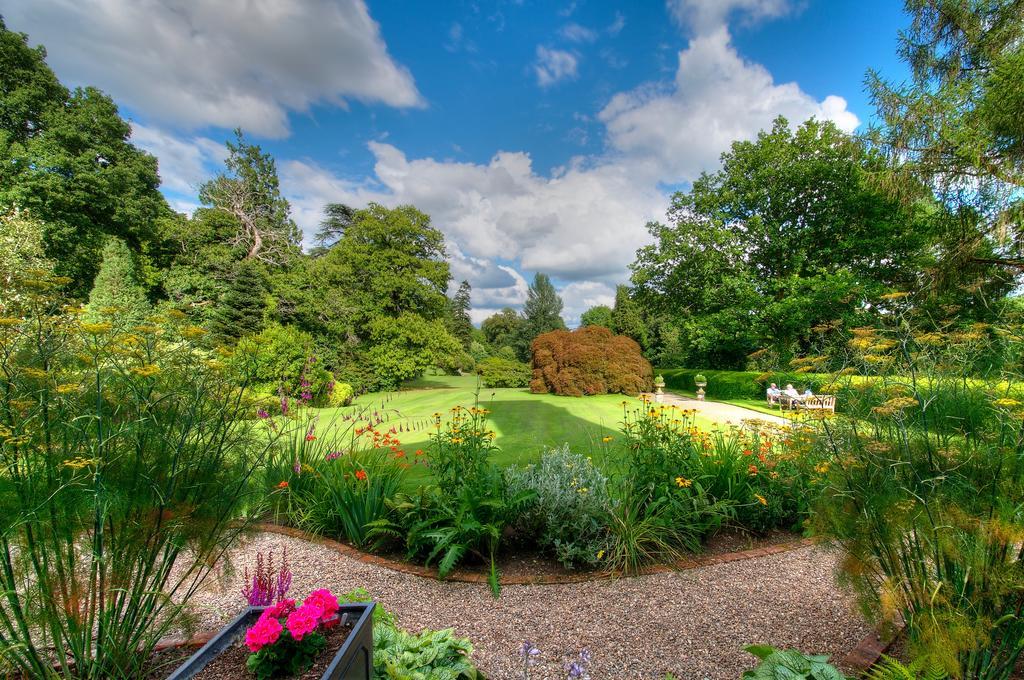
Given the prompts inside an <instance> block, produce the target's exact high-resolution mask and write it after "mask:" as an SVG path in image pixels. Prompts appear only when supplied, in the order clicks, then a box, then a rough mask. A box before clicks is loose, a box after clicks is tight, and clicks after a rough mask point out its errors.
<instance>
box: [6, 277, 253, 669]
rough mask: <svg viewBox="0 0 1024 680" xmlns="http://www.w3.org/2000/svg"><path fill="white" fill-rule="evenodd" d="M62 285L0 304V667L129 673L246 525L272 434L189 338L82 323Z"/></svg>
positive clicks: (148, 327) (153, 325)
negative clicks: (244, 414)
mask: <svg viewBox="0 0 1024 680" xmlns="http://www.w3.org/2000/svg"><path fill="white" fill-rule="evenodd" d="M64 283H66V280H60V279H50V278H41V279H36V280H33V281H30V282H26V285H25V286H24V287H23V288H21V292H23V294H22V295H19V296H12V297H11V298H5V299H4V300H3V302H2V303H0V304H2V305H3V309H0V317H2V319H0V347H2V351H0V454H2V455H0V461H2V463H0V465H2V466H3V474H2V480H3V481H2V484H0V518H2V519H0V543H2V547H3V549H2V550H0V588H2V589H3V591H4V606H3V612H4V615H3V616H0V633H2V637H3V639H4V670H5V672H6V673H10V674H13V675H18V676H24V677H52V676H54V675H60V676H62V677H68V678H100V677H140V676H141V675H142V674H143V666H144V665H145V663H146V661H147V659H148V658H149V656H150V653H151V652H152V651H153V649H154V646H155V645H156V643H157V641H158V640H159V639H160V638H162V637H164V636H166V635H167V634H168V633H169V632H170V631H172V630H173V629H174V628H175V627H176V626H179V625H180V624H181V617H180V614H181V613H182V611H183V608H184V607H185V606H186V605H187V604H188V602H189V599H190V598H191V596H192V595H193V594H194V593H195V591H196V590H197V588H198V587H199V585H200V584H201V583H202V581H203V579H204V578H205V577H206V576H207V575H208V574H209V573H210V571H211V569H212V568H213V566H214V565H215V564H216V563H217V561H218V559H219V558H220V557H221V556H222V555H223V554H224V552H225V551H226V550H227V549H228V548H229V547H230V545H231V543H232V541H233V540H234V538H235V537H236V536H237V535H238V534H239V532H241V531H243V530H244V528H245V523H244V521H240V520H241V518H242V517H241V516H242V512H243V511H244V510H245V508H246V505H247V503H248V502H249V497H250V494H249V491H250V480H251V477H252V475H253V472H254V470H256V469H257V468H258V467H259V466H260V465H261V464H262V462H263V458H264V455H265V452H266V448H267V446H269V445H271V444H272V443H273V438H271V439H269V440H268V439H267V438H266V437H264V436H262V435H259V434H257V433H256V432H254V431H253V428H252V422H251V421H246V420H244V419H243V418H241V417H240V416H241V408H242V407H241V405H240V404H241V400H240V397H239V395H238V392H237V388H236V386H235V384H234V382H233V380H231V378H232V376H231V375H229V374H228V373H227V372H226V371H225V370H224V367H223V365H222V364H221V363H220V361H219V360H218V359H217V358H215V357H214V356H211V355H209V354H206V353H204V352H203V351H202V350H201V349H199V348H198V347H197V346H196V345H195V343H194V338H195V337H196V336H197V335H201V334H202V333H201V331H200V330H199V329H195V328H192V327H190V326H185V325H182V324H181V322H180V321H179V320H178V319H176V318H170V319H154V320H151V321H150V322H148V323H146V324H145V325H142V326H135V327H132V328H131V331H130V332H126V330H125V328H126V326H125V325H124V323H122V319H120V318H119V317H117V316H113V317H110V318H108V319H105V320H101V321H97V322H88V323H87V322H81V321H80V320H79V319H78V318H77V315H65V314H63V313H62V311H61V310H62V308H63V302H64V301H63V300H61V299H59V297H58V296H57V295H56V293H55V292H54V291H55V290H56V289H57V288H58V287H59V286H61V285H63V284H64ZM19 287H21V286H20V284H19ZM21 303H24V306H23V307H20V306H17V307H16V306H15V304H19V305H20V304H21ZM125 321H126V322H129V323H130V321H127V320H125ZM260 497H262V494H261V495H260ZM172 566H173V567H174V568H173V569H172Z"/></svg>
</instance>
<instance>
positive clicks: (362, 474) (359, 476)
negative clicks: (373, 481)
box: [356, 470, 366, 481]
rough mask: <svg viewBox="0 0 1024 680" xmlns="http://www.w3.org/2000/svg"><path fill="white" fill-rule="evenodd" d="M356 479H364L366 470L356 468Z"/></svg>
mask: <svg viewBox="0 0 1024 680" xmlns="http://www.w3.org/2000/svg"><path fill="white" fill-rule="evenodd" d="M356 479H358V480H359V481H363V480H364V479H366V470H356Z"/></svg>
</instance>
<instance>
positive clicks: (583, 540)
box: [505, 445, 610, 569]
mask: <svg viewBox="0 0 1024 680" xmlns="http://www.w3.org/2000/svg"><path fill="white" fill-rule="evenodd" d="M505 475H506V479H507V480H508V488H509V493H510V494H513V495H515V494H518V493H519V492H523V491H525V492H529V493H530V494H531V495H532V496H533V499H532V500H531V501H529V502H528V503H527V505H526V507H525V508H524V509H523V511H522V512H521V513H520V514H519V516H518V517H517V518H516V520H515V524H514V526H515V527H516V529H517V531H518V533H519V534H520V537H521V538H522V539H525V540H529V539H531V538H532V539H534V540H536V542H537V545H538V546H539V547H540V548H541V549H543V550H546V551H549V552H551V553H553V554H554V555H555V557H556V558H557V559H558V561H559V562H561V563H562V565H564V566H565V567H566V568H570V569H571V568H573V567H579V566H594V565H596V564H598V562H599V561H600V559H601V557H600V555H601V554H602V553H603V552H605V550H606V548H607V547H608V530H607V526H606V517H607V511H608V507H609V505H610V499H609V497H608V480H607V478H606V477H605V476H604V474H603V473H602V472H601V471H600V470H599V469H598V468H597V467H596V466H595V465H594V464H593V463H592V462H591V460H590V458H587V457H584V456H581V455H579V454H574V453H572V452H571V451H569V446H568V445H564V446H562V447H560V448H557V449H553V450H551V451H547V452H545V453H544V454H543V455H542V456H541V459H540V462H539V463H537V464H536V465H530V466H528V467H526V468H522V469H520V468H508V469H507V470H506V471H505Z"/></svg>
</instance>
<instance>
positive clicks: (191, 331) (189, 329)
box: [181, 326, 206, 338]
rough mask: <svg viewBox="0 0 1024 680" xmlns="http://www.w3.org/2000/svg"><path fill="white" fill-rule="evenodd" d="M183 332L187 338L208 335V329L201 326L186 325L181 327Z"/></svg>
mask: <svg viewBox="0 0 1024 680" xmlns="http://www.w3.org/2000/svg"><path fill="white" fill-rule="evenodd" d="M181 334H182V336H184V337H186V338H199V337H202V336H204V335H206V329H205V328H200V327H199V326H185V327H184V328H182V329H181Z"/></svg>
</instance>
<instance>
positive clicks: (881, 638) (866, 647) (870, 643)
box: [843, 626, 903, 673]
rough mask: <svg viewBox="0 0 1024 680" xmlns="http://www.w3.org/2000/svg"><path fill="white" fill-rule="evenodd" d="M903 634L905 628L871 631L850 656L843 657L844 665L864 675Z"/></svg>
mask: <svg viewBox="0 0 1024 680" xmlns="http://www.w3.org/2000/svg"><path fill="white" fill-rule="evenodd" d="M902 632H903V626H898V627H895V628H892V627H889V628H888V629H887V630H883V629H882V628H877V629H875V630H873V631H871V632H870V633H868V634H867V635H866V636H865V637H864V639H863V640H861V641H860V642H859V643H858V644H857V646H856V647H854V648H853V650H852V651H851V652H850V653H849V654H847V655H846V656H845V657H843V665H844V666H846V667H847V668H851V669H854V670H856V671H859V672H862V673H863V672H866V671H867V670H868V669H869V668H871V667H872V666H874V665H875V664H876V663H878V660H879V659H881V658H882V655H883V654H885V653H886V652H887V651H889V648H890V647H892V645H893V643H894V642H896V640H897V639H898V638H899V636H900V634H901V633H902Z"/></svg>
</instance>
